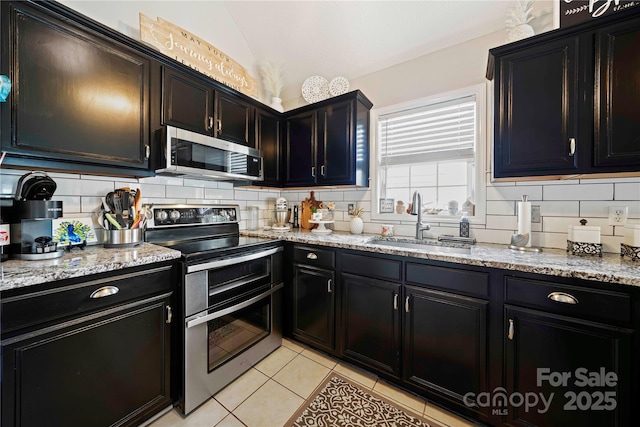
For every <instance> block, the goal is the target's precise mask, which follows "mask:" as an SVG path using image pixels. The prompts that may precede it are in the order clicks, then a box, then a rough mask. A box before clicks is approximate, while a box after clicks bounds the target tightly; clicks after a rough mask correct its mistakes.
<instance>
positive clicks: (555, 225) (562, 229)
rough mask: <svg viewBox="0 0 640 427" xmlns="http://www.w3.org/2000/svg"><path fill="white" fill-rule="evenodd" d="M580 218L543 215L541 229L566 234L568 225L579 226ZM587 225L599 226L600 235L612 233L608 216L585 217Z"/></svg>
mask: <svg viewBox="0 0 640 427" xmlns="http://www.w3.org/2000/svg"><path fill="white" fill-rule="evenodd" d="M580 219H581V218H567V217H545V218H544V222H543V231H545V232H551V233H565V234H567V232H568V229H569V226H570V225H574V226H579V225H580ZM585 219H586V220H587V226H590V227H600V234H601V235H609V236H611V235H613V227H612V226H610V225H609V221H608V218H585Z"/></svg>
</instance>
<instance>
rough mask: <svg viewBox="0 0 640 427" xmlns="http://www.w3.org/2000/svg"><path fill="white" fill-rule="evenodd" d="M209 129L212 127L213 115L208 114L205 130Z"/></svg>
mask: <svg viewBox="0 0 640 427" xmlns="http://www.w3.org/2000/svg"><path fill="white" fill-rule="evenodd" d="M211 129H213V116H209V119H208V120H207V130H211Z"/></svg>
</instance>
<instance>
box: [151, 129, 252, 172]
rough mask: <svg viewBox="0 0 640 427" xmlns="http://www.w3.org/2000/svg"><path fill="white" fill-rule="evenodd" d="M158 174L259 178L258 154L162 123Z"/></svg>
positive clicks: (241, 146)
mask: <svg viewBox="0 0 640 427" xmlns="http://www.w3.org/2000/svg"><path fill="white" fill-rule="evenodd" d="M161 145H162V151H163V153H162V159H163V160H162V162H163V165H162V166H164V167H163V168H161V169H157V170H156V173H157V174H161V175H182V176H190V177H196V178H211V179H224V180H250V181H261V180H262V169H263V167H262V153H261V152H260V150H256V149H255V148H251V147H247V146H245V145H240V144H235V143H233V142H228V141H224V140H222V139H217V138H213V137H210V136H207V135H201V134H199V133H195V132H191V131H188V130H184V129H179V128H176V127H173V126H166V129H165V131H164V132H163V140H162V144H161Z"/></svg>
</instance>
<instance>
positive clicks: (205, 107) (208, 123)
mask: <svg viewBox="0 0 640 427" xmlns="http://www.w3.org/2000/svg"><path fill="white" fill-rule="evenodd" d="M162 71H163V73H162V123H163V124H166V125H171V126H175V127H178V128H181V129H186V130H190V131H192V132H197V133H202V134H205V135H209V136H213V99H214V90H213V87H211V86H210V85H208V84H207V83H206V82H205V81H203V80H200V79H196V78H192V77H190V76H188V75H187V74H185V73H181V72H179V71H177V70H174V69H172V68H169V67H166V66H165V67H163V69H162Z"/></svg>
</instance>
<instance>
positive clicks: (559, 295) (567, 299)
mask: <svg viewBox="0 0 640 427" xmlns="http://www.w3.org/2000/svg"><path fill="white" fill-rule="evenodd" d="M547 298H549V299H550V300H551V301H555V302H562V303H565V304H577V303H578V298H576V297H574V296H573V295H571V294H567V293H564V292H551V293H550V294H549V295H547Z"/></svg>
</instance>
